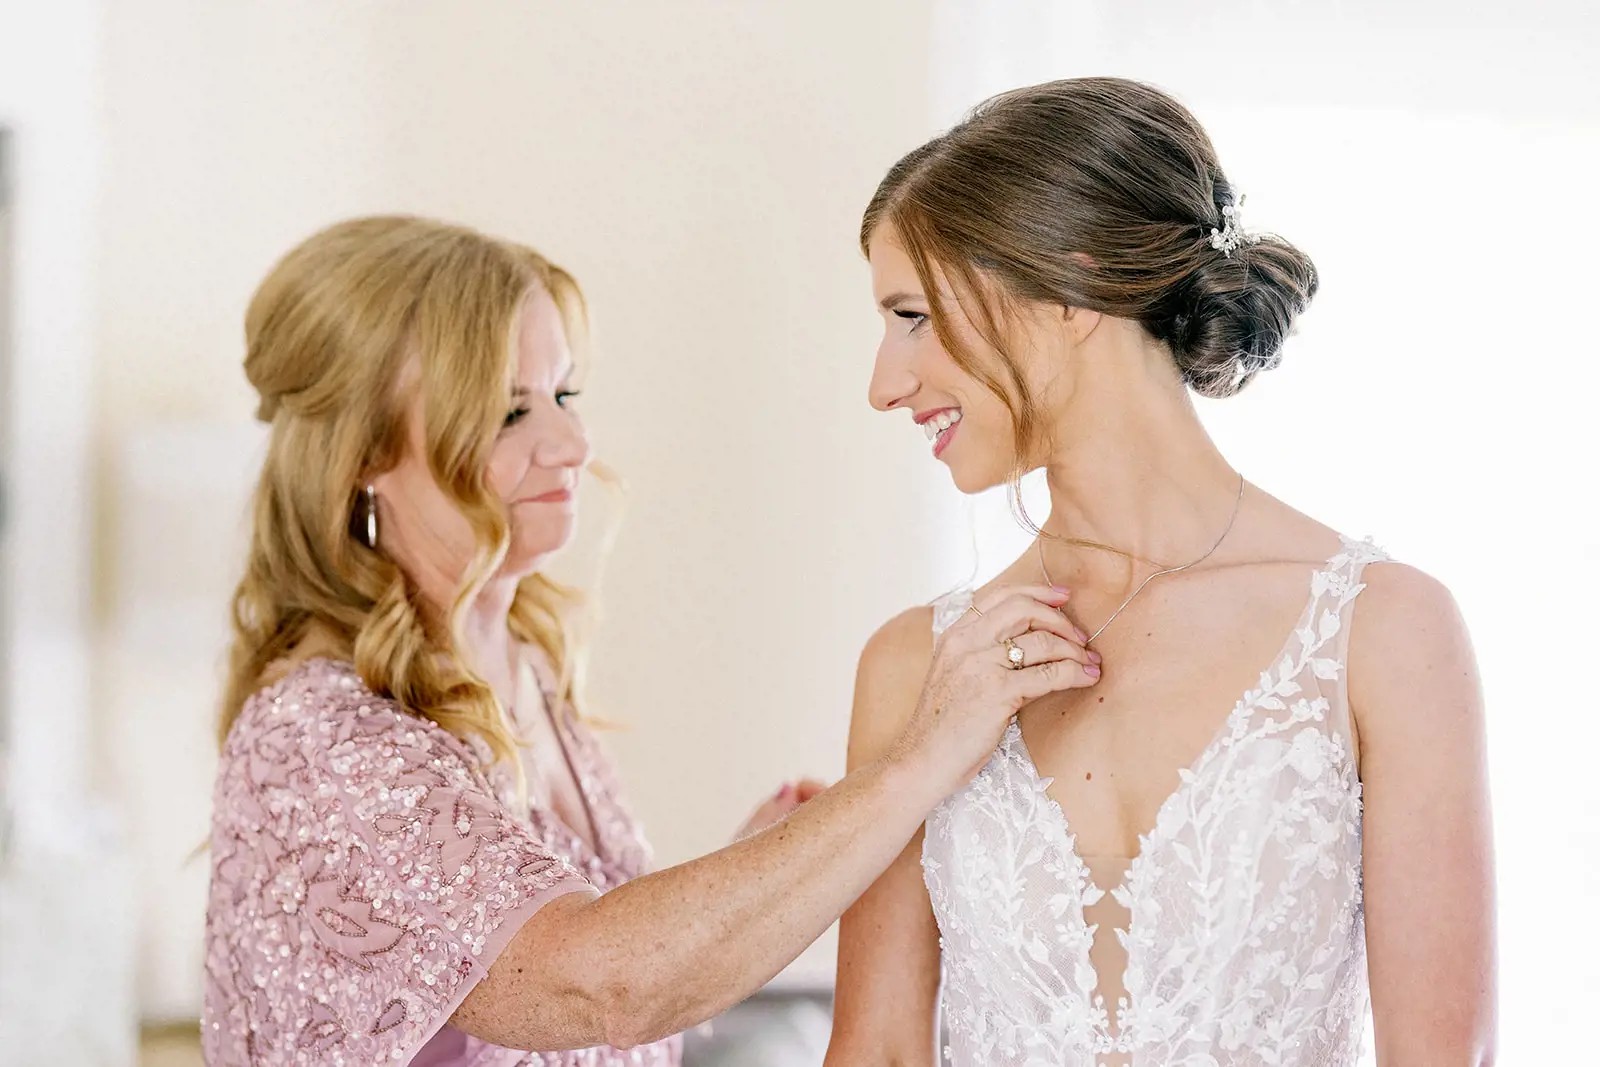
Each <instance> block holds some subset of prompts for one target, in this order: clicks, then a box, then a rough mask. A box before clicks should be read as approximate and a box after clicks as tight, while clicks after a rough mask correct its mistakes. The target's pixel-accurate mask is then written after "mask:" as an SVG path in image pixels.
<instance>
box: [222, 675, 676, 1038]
mask: <svg viewBox="0 0 1600 1067" xmlns="http://www.w3.org/2000/svg"><path fill="white" fill-rule="evenodd" d="M559 733H560V735H561V740H562V743H563V748H564V749H565V754H566V757H567V760H568V762H569V764H570V765H571V767H572V769H573V773H574V776H575V778H576V779H577V781H578V784H579V787H580V789H581V791H582V793H583V799H584V802H585V804H586V806H587V809H588V812H589V815H590V821H591V823H592V824H593V826H594V832H595V835H596V842H595V847H594V848H592V849H591V848H590V847H589V845H588V844H587V843H586V842H585V841H584V840H583V839H582V838H580V837H579V836H578V835H577V834H575V833H573V832H572V831H571V830H570V829H568V828H567V827H565V826H564V825H563V824H562V823H561V821H560V819H559V818H557V817H556V815H555V814H554V813H553V812H550V811H545V810H542V809H539V808H537V807H535V808H532V809H531V810H530V809H527V808H524V809H523V810H522V812H521V813H519V811H518V805H517V801H516V786H515V776H514V774H513V773H512V772H511V771H510V769H509V768H506V767H504V766H503V765H500V766H493V767H490V770H489V771H488V773H487V774H486V773H485V772H484V771H483V770H482V769H481V768H483V767H485V766H488V761H487V760H486V759H485V754H486V749H485V748H484V747H483V746H481V745H480V744H476V743H470V744H469V743H464V742H462V741H461V740H459V739H457V738H456V737H455V736H454V735H452V734H450V733H449V732H447V731H445V730H443V729H441V728H440V727H438V726H435V725H434V724H433V723H431V722H428V721H426V720H423V719H421V718H419V717H417V716H414V715H411V714H408V713H407V712H405V711H404V710H402V709H401V708H400V707H399V706H398V705H397V704H395V703H394V702H393V701H392V700H388V699H385V698H382V697H379V696H377V695H375V694H373V693H372V692H371V690H369V689H368V688H367V687H366V685H364V684H363V683H362V681H361V679H360V677H359V676H358V675H357V674H356V672H355V670H354V668H353V667H351V666H350V665H349V664H348V663H338V662H333V661H330V660H311V661H309V662H307V663H305V664H302V665H300V666H299V667H297V668H296V669H295V670H294V671H293V673H291V674H289V675H288V676H287V677H285V678H284V679H282V680H281V681H279V682H278V683H276V684H274V685H272V686H269V687H267V688H265V689H263V690H261V691H260V692H259V693H257V694H256V695H255V696H254V697H252V698H251V699H250V700H249V702H248V703H247V704H246V705H245V707H244V709H243V711H242V713H241V714H240V716H239V719H238V721H237V722H235V723H234V726H233V728H232V730H231V731H230V732H229V734H228V740H227V743H226V745H225V746H224V748H223V752H222V759H221V764H220V766H219V768H218V772H217V784H216V792H215V795H214V808H213V813H212V827H211V863H212V866H211V891H210V903H209V906H208V907H207V909H206V990H205V1007H204V1011H203V1016H202V1023H201V1027H202V1029H201V1033H202V1041H203V1043H204V1048H205V1057H206V1062H207V1063H208V1064H210V1065H211V1067H232V1065H235V1064H238V1065H251V1067H276V1065H279V1064H306V1065H310V1064H316V1065H318V1067H324V1065H338V1064H350V1065H355V1064H361V1065H371V1064H413V1065H415V1067H447V1065H448V1067H468V1065H471V1067H513V1065H515V1067H524V1065H526V1067H533V1065H538V1067H613V1065H618V1067H620V1065H623V1064H639V1065H645V1067H678V1064H679V1063H680V1061H681V1058H682V1042H681V1039H680V1038H676V1037H674V1038H670V1039H668V1040H666V1041H661V1042H658V1043H656V1044H653V1045H647V1046H641V1047H639V1048H635V1049H629V1050H626V1051H619V1050H617V1049H612V1048H592V1049H583V1050H578V1051H568V1052H545V1053H540V1052H522V1051H517V1050H513V1049H505V1048H501V1047H499V1046H496V1045H491V1044H488V1043H487V1042H484V1041H480V1040H478V1039H476V1038H473V1037H469V1036H467V1035H466V1034H464V1033H462V1032H461V1031H459V1030H456V1029H454V1028H453V1027H451V1026H450V1025H449V1019H450V1017H451V1015H452V1014H453V1013H454V1012H455V1010H456V1008H457V1007H458V1006H459V1005H460V1004H461V1002H462V1000H464V999H465V998H466V996H467V993H468V992H469V991H471V989H472V987H473V986H474V985H475V984H476V983H477V982H478V981H479V980H481V979H482V978H483V977H484V976H485V975H486V974H487V973H488V968H489V966H490V965H491V964H492V963H493V961H494V959H495V957H496V956H498V955H499V954H500V951H501V950H502V949H503V948H505V946H506V945H507V944H508V943H509V942H510V941H511V938H512V937H513V935H515V934H516V932H517V930H518V929H519V928H520V927H521V926H522V924H523V922H525V921H526V920H527V919H528V917H529V916H531V915H532V914H533V913H534V912H536V911H538V910H539V908H540V907H542V906H543V905H544V904H546V903H547V902H549V901H550V900H553V899H554V898H556V897H558V896H560V895H562V894H564V893H570V892H574V891H577V890H592V891H599V892H602V893H603V892H606V891H607V890H610V889H613V888H615V887H616V886H618V885H621V884H622V883H623V882H626V881H627V880H629V879H630V878H634V877H637V876H638V875H640V874H642V873H644V872H645V870H646V869H647V868H648V865H649V862H650V855H649V849H648V846H647V845H646V844H645V841H644V837H643V834H642V832H641V830H640V827H639V824H638V823H637V822H636V821H635V820H634V819H633V818H632V816H631V815H629V813H628V812H627V810H626V809H625V808H624V807H623V805H622V802H621V799H620V795H619V792H618V789H617V785H616V781H615V777H614V775H613V772H612V768H611V763H610V761H609V760H608V759H607V758H606V755H605V753H604V752H603V751H602V750H601V748H600V747H599V745H598V743H597V742H596V740H595V738H594V737H593V735H592V734H590V733H589V731H588V730H586V729H585V728H584V727H583V726H582V725H581V724H580V723H577V722H575V721H573V720H572V719H571V718H570V717H564V721H563V722H562V724H561V727H560V729H559Z"/></svg>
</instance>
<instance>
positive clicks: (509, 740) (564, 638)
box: [219, 216, 610, 771]
mask: <svg viewBox="0 0 1600 1067" xmlns="http://www.w3.org/2000/svg"><path fill="white" fill-rule="evenodd" d="M536 287H542V288H543V289H545V290H546V291H548V292H549V293H550V295H551V296H552V297H553V298H554V300H555V302H556V305H557V307H558V308H559V309H560V312H561V316H562V320H563V322H564V325H565V326H566V330H567V335H568V338H569V341H570V342H571V343H572V344H573V346H574V347H575V348H577V347H578V345H579V342H580V340H581V339H583V338H585V337H586V327H587V311H586V307H585V304H584V299H583V294H582V291H581V290H580V289H579V288H578V284H577V282H576V281H575V280H574V279H573V277H572V276H571V275H570V274H568V273H567V272H566V271H564V270H562V269H561V268H560V267H558V266H556V265H555V264H553V263H551V262H550V261H549V260H547V259H545V258H544V257H543V256H541V255H540V254H539V253H537V252H535V251H534V250H533V249H531V248H528V247H526V246H523V245H519V244H514V243H512V242H509V241H502V240H497V239H495V238H491V237H487V236H485V235H483V234H480V233H477V232H474V231H472V230H469V229H465V228H463V227H459V226H451V225H447V224H444V223H440V222H435V221H432V220H428V219H421V218H411V217H402V216H386V217H375V218H362V219H353V220H350V221H347V222H341V223H338V224H336V225H333V226H330V227H329V228H327V229H325V230H323V231H321V232H320V233H317V234H315V235H313V236H312V237H310V238H309V239H307V240H306V241H304V242H303V243H302V244H300V245H299V246H298V247H296V248H295V249H293V250H292V251H291V252H289V254H288V255H286V256H285V257H284V258H283V259H282V260H280V261H279V262H278V264H277V265H276V266H275V267H274V268H273V269H272V271H271V273H270V274H268V276H267V278H266V280H265V281H263V282H262V284H261V286H260V288H259V289H258V290H257V291H256V293H255V296H254V298H253V299H252V300H251V303H250V308H249V311H248V312H247V313H246V315H245V338H246V345H247V351H246V355H245V362H244V369H245V375H246V376H247V377H248V378H249V380H250V384H251V385H253V386H254V387H255V389H256V392H257V394H258V395H259V397H260V406H259V408H258V410H257V413H256V414H257V417H258V418H260V419H261V420H262V421H264V422H266V423H268V424H270V426H271V427H272V432H271V438H270V443H269V445H268V449H267V456H266V460H265V462H264V463H263V465H262V469H261V478H260V482H259V483H258V485H257V487H256V491H255V498H254V505H253V517H252V531H251V536H250V548H249V553H248V559H247V562H246V564H245V570H244V577H243V578H242V579H241V580H240V582H239V586H238V589H237V591H236V592H235V593H234V597H233V630H234V638H233V645H232V649H231V651H230V654H229V662H228V676H227V682H226V687H225V690H224V697H223V704H222V714H221V721H220V725H219V742H225V741H226V739H227V736H228V731H229V729H230V728H231V727H232V725H233V723H234V721H235V720H236V719H237V718H238V715H239V712H240V710H241V708H242V707H243V705H244V704H245V702H246V701H247V700H248V699H249V697H250V696H251V695H252V694H253V693H255V692H256V691H257V690H258V689H260V688H261V687H262V686H263V685H264V684H266V683H267V681H268V680H269V679H268V674H269V672H271V671H272V670H273V668H274V665H277V664H281V663H282V662H284V661H290V660H292V659H293V658H295V657H296V656H297V655H298V654H301V653H303V652H304V650H305V649H307V648H314V649H316V650H317V653H318V654H329V655H335V656H342V657H343V658H346V659H348V660H350V661H351V662H352V663H354V665H355V668H356V670H357V671H358V672H359V673H360V675H361V677H362V679H363V680H364V681H365V682H366V683H367V685H368V686H369V687H371V688H372V690H373V691H374V692H376V693H380V694H383V695H387V696H389V697H392V698H393V699H395V700H396V701H398V702H399V703H400V704H401V705H402V706H404V707H405V708H406V709H407V710H409V711H411V712H412V713H414V714H416V715H420V716H422V717H424V718H427V719H430V720H432V721H433V722H435V723H437V724H438V725H440V726H441V727H443V728H445V729H446V730H449V731H450V732H451V733H452V734H455V735H456V736H458V737H461V738H462V739H463V740H466V739H467V738H468V736H469V735H473V734H475V735H477V736H478V737H480V738H481V739H482V740H483V741H484V742H486V743H487V745H488V747H489V749H490V750H491V751H492V752H493V754H494V756H495V757H496V758H498V759H505V760H508V761H509V762H510V763H511V764H512V766H513V767H515V768H516V769H517V770H519V771H520V768H521V761H520V760H519V759H517V758H516V752H517V738H516V736H515V734H514V733H513V732H512V730H511V728H510V725H509V723H508V721H507V717H506V715H505V714H504V711H503V709H502V708H501V706H500V703H499V701H498V700H497V699H496V697H495V695H494V693H493V691H492V690H491V689H490V687H489V686H488V684H487V683H486V682H485V681H484V680H483V679H482V678H480V677H479V676H478V675H476V674H475V673H474V672H472V671H471V670H470V669H468V668H467V667H466V666H465V663H464V660H463V657H462V656H461V655H460V652H461V649H462V640H461V636H460V635H461V624H462V621H463V618H464V616H465V613H466V609H467V608H468V606H469V605H470V603H471V602H472V600H473V598H474V597H475V596H476V594H477V593H478V591H479V590H480V589H481V588H482V587H483V585H484V583H485V582H487V581H488V580H489V578H491V577H492V576H493V574H494V573H495V570H496V569H497V568H498V567H499V566H500V564H501V562H502V560H503V559H504V557H505V553H506V551H507V548H508V544H509V527H508V522H507V517H506V513H505V509H504V507H503V505H502V504H501V503H500V501H499V500H498V499H497V498H496V497H495V496H494V495H493V493H492V492H491V491H490V490H489V489H488V487H487V485H486V483H485V469H486V467H487V464H488V459H489V453H490V449H491V447H492V446H493V443H494V440H495V436H496V433H497V431H498V430H499V429H500V427H501V426H502V424H503V421H504V419H505V414H506V409H507V405H508V404H509V402H510V398H511V385H512V379H513V375H514V373H515V361H514V357H513V355H512V352H513V347H512V346H513V336H514V332H515V329H516V323H517V316H518V314H519V312H520V310H521V308H522V305H523V301H524V300H525V298H526V297H527V295H528V293H529V292H530V291H532V290H534V289H535V288H536ZM410 360H416V361H417V364H418V366H419V368H420V373H419V374H416V375H415V376H414V378H415V384H414V385H410V386H405V387H403V386H402V384H401V383H402V377H403V375H402V370H403V368H405V366H406V364H407V362H408V361H410ZM407 380H408V381H409V380H411V379H409V378H407ZM418 391H420V393H421V398H422V403H423V408H424V412H425V418H424V423H425V425H424V430H423V432H424V436H425V442H424V447H425V449H426V459H427V463H428V467H429V470H430V471H431V472H432V474H433V477H434V480H435V481H436V482H437V483H438V485H439V486H440V488H441V489H442V490H443V491H444V493H445V494H446V496H447V497H449V498H450V499H451V500H452V501H453V502H454V504H455V505H456V506H457V507H458V508H459V509H460V511H461V514H462V515H463V516H464V517H465V518H466V519H467V521H468V522H469V524H470V525H471V528H472V530H473V533H474V536H475V538H476V542H477V552H476V554H475V556H474V558H473V560H472V562H471V564H470V565H469V566H468V568H467V569H466V572H465V574H464V575H463V578H462V581H461V583H460V586H459V588H458V590H457V593H456V597H455V601H454V603H453V604H452V605H450V609H449V611H448V613H446V615H445V617H444V618H436V617H430V616H428V615H426V614H424V613H423V612H421V611H419V607H418V603H417V597H416V590H415V589H414V588H413V587H412V585H411V583H410V582H409V581H408V579H407V578H406V576H405V575H404V574H403V573H402V571H401V569H400V568H399V567H398V566H396V565H395V564H394V563H393V562H391V561H390V560H389V559H388V558H387V557H385V556H384V555H383V554H382V553H381V552H379V551H375V550H374V549H371V548H368V547H367V546H366V545H364V544H363V543H361V541H360V540H358V539H357V538H356V537H355V536H353V532H354V529H355V526H356V523H357V514H358V512H359V511H360V510H361V509H360V494H361V489H362V487H363V485H364V484H365V483H366V480H367V479H368V478H369V477H370V476H371V475H372V474H373V473H376V472H379V471H382V470H386V469H388V468H390V467H391V466H393V465H394V464H395V463H396V462H397V461H398V460H399V459H400V457H401V455H402V453H403V450H404V448H405V442H406V420H405V413H406V410H407V408H408V406H409V404H410V402H411V401H412V400H413V399H414V398H415V396H416V394H417V392H418ZM591 472H592V473H597V474H599V475H600V476H601V478H602V479H603V480H607V481H609V480H610V478H609V476H608V475H607V474H606V472H605V471H604V468H598V469H596V467H594V466H592V467H591ZM582 603H583V598H582V597H581V595H580V594H579V593H578V592H577V591H576V590H574V589H571V588H568V587H566V586H563V585H561V584H558V583H557V582H555V581H553V580H552V579H550V578H548V577H546V576H545V575H543V574H533V575H531V576H529V577H528V578H526V579H524V580H523V581H522V582H521V583H520V585H519V587H518V590H517V594H516V597H515V599H514V602H513V605H512V608H511V614H510V620H509V622H510V627H511V631H512V634H513V635H514V636H515V637H516V638H517V639H518V640H521V641H524V642H527V643H529V644H532V645H535V646H537V647H538V648H540V649H542V650H543V652H544V654H545V655H546V656H547V657H548V659H549V661H550V663H551V664H552V665H553V667H554V668H555V670H556V674H557V678H558V696H559V697H560V698H561V700H563V701H564V702H566V703H568V704H569V705H570V706H575V705H576V702H577V693H576V691H575V690H576V688H577V685H578V678H579V675H580V674H581V671H580V670H579V655H578V652H579V649H578V643H579V642H578V639H577V636H576V625H575V624H576V623H577V622H578V621H579V619H580V611H579V609H580V607H581V605H582Z"/></svg>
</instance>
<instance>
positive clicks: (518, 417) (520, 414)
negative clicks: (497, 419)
mask: <svg viewBox="0 0 1600 1067" xmlns="http://www.w3.org/2000/svg"><path fill="white" fill-rule="evenodd" d="M527 417H528V409H527V408H512V409H511V410H510V411H509V412H507V413H506V421H505V424H504V426H503V427H502V428H503V429H510V428H511V427H513V426H515V425H516V424H517V423H519V422H521V421H522V420H523V419H525V418H527Z"/></svg>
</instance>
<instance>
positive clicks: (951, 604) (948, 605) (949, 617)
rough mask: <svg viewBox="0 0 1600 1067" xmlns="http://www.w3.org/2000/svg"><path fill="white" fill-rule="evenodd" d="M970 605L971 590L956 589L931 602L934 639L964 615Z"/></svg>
mask: <svg viewBox="0 0 1600 1067" xmlns="http://www.w3.org/2000/svg"><path fill="white" fill-rule="evenodd" d="M971 606H972V590H971V589H957V590H955V591H953V592H949V593H946V594H945V595H944V596H942V597H940V598H939V599H938V600H935V601H934V602H933V636H934V638H935V639H937V638H938V637H939V635H940V634H942V633H944V632H945V631H946V630H948V629H950V627H952V626H954V625H955V622H956V620H957V619H959V618H961V616H962V615H964V614H965V613H966V611H967V609H968V608H970V607H971Z"/></svg>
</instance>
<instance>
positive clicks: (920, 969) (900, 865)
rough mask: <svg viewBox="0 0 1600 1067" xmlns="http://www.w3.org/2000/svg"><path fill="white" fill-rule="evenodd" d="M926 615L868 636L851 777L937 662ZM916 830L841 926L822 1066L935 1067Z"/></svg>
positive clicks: (883, 744)
mask: <svg viewBox="0 0 1600 1067" xmlns="http://www.w3.org/2000/svg"><path fill="white" fill-rule="evenodd" d="M932 634H933V620H932V617H931V612H929V611H928V610H927V609H925V608H924V609H921V610H917V611H909V612H906V613H905V614H904V615H901V616H899V617H897V618H895V619H893V620H891V621H890V622H889V623H888V624H887V625H886V626H884V628H883V629H881V630H879V631H878V632H877V633H876V634H874V635H873V637H872V640H871V641H869V642H868V643H867V647H866V650H865V651H863V652H862V654H861V669H860V671H859V672H858V674H857V675H856V700H855V712H854V714H853V716H852V717H851V721H850V757H849V768H850V769H851V770H854V769H855V768H856V767H860V766H866V765H868V764H870V763H871V762H872V761H874V760H876V759H879V758H880V757H881V756H882V754H883V753H884V752H885V751H886V750H887V749H888V748H889V746H890V745H892V744H893V743H894V739H895V736H896V735H897V734H898V733H899V732H900V729H901V727H902V726H903V725H904V723H905V721H906V720H907V719H908V718H910V717H911V712H912V709H913V708H914V707H915V706H916V699H917V688H918V687H919V686H920V685H921V684H922V677H923V675H924V674H925V673H926V672H927V669H928V661H929V659H930V658H931V656H932V654H933V637H932ZM922 835H923V830H922V829H921V828H920V827H919V828H918V830H917V833H916V836H915V837H913V838H912V839H911V843H910V844H909V845H907V846H906V847H905V848H904V849H903V850H901V852H900V855H899V856H897V857H895V860H894V862H892V863H891V864H889V868H888V870H886V871H884V872H883V874H882V875H881V876H880V877H879V878H878V880H877V881H876V882H874V883H872V887H871V888H870V889H868V890H867V891H866V892H865V893H864V894H862V896H861V898H860V899H859V900H857V901H856V902H855V903H854V904H852V905H851V906H850V910H849V911H847V912H845V913H844V918H843V919H842V920H841V922H840V924H839V981H838V987H837V989H836V991H835V994H834V1009H833V1038H832V1040H831V1041H830V1042H829V1044H828V1056H827V1059H826V1060H825V1061H824V1062H825V1067H858V1065H861V1064H872V1065H895V1067H900V1065H907V1067H909V1065H916V1067H924V1065H932V1064H935V1063H938V1062H939V1056H938V998H939V928H938V925H937V924H936V923H935V922H934V918H933V908H932V906H931V905H930V904H929V903H928V889H927V886H926V885H924V884H923V881H922Z"/></svg>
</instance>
